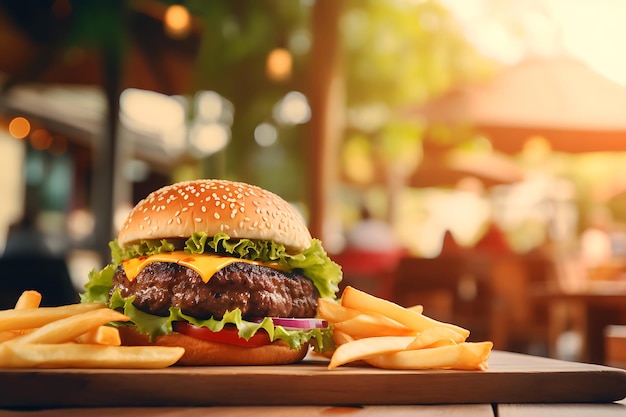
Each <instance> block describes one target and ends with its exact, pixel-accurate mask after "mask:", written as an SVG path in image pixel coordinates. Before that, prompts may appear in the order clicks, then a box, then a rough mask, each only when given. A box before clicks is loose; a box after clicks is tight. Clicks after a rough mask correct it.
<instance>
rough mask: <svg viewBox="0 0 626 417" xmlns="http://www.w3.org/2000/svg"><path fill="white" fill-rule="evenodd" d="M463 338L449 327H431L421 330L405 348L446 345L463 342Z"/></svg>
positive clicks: (413, 348)
mask: <svg viewBox="0 0 626 417" xmlns="http://www.w3.org/2000/svg"><path fill="white" fill-rule="evenodd" d="M464 341H465V339H464V338H463V337H462V336H461V335H460V334H459V333H457V332H455V331H454V330H452V329H450V328H449V327H431V328H429V329H426V330H423V331H421V332H419V333H418V334H417V336H415V339H414V340H413V341H412V342H411V343H410V344H409V345H408V346H407V350H415V349H423V348H428V347H432V346H433V345H435V344H436V345H437V346H446V345H450V344H458V343H462V342H464Z"/></svg>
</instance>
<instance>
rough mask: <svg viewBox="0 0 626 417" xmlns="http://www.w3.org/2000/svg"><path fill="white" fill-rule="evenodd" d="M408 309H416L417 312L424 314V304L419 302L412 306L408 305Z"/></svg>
mask: <svg viewBox="0 0 626 417" xmlns="http://www.w3.org/2000/svg"><path fill="white" fill-rule="evenodd" d="M407 309H409V310H411V311H415V312H416V313H417V314H423V313H424V306H423V305H421V304H417V305H414V306H411V307H407Z"/></svg>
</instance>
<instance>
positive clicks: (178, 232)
mask: <svg viewBox="0 0 626 417" xmlns="http://www.w3.org/2000/svg"><path fill="white" fill-rule="evenodd" d="M194 232H205V233H207V234H208V235H209V236H214V235H216V234H218V233H220V232H223V233H226V234H227V235H228V236H230V237H231V238H235V239H237V238H246V239H253V240H272V241H275V242H278V243H282V244H283V245H285V247H286V248H287V249H288V250H290V251H293V252H301V251H303V250H305V249H307V248H308V247H309V246H310V244H311V243H310V240H311V234H310V232H309V230H308V229H307V227H306V225H305V224H304V221H303V219H302V217H301V216H300V214H299V213H298V212H297V211H296V210H295V208H294V207H293V206H291V205H290V204H289V203H287V202H286V201H285V200H283V199H282V198H280V197H279V196H277V195H276V194H274V193H272V192H270V191H267V190H264V189H262V188H260V187H257V186H254V185H250V184H246V183H242V182H233V181H226V180H213V179H204V180H195V181H187V182H181V183H177V184H172V185H168V186H166V187H163V188H160V189H158V190H156V191H154V192H152V193H150V194H149V195H148V196H147V197H146V198H144V199H143V200H141V201H140V202H139V203H138V204H137V205H136V206H135V207H134V208H133V209H132V211H131V212H130V214H129V215H128V218H127V219H126V221H125V222H124V224H123V225H122V228H121V230H120V232H119V235H118V237H117V239H118V243H119V245H120V246H121V247H122V248H123V247H125V246H128V245H130V244H133V243H137V242H139V241H141V240H153V239H166V238H188V237H189V236H191V234H192V233H194Z"/></svg>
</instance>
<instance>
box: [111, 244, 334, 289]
mask: <svg viewBox="0 0 626 417" xmlns="http://www.w3.org/2000/svg"><path fill="white" fill-rule="evenodd" d="M109 246H110V247H111V255H112V258H113V262H114V263H115V264H119V263H121V262H122V261H123V260H125V259H131V258H136V257H138V256H146V255H155V254H158V253H162V252H172V251H174V250H176V249H179V250H180V249H182V250H184V251H185V252H187V253H189V254H200V253H205V252H211V253H218V254H224V255H229V256H234V257H236V258H242V259H248V260H251V261H260V262H277V263H278V264H280V265H282V266H285V267H287V268H289V269H300V270H302V273H303V274H304V275H306V276H307V277H308V278H309V279H310V280H311V281H312V282H313V284H314V285H315V287H316V288H317V290H318V291H319V293H320V297H323V298H336V294H337V291H338V290H339V282H341V278H342V274H341V267H340V266H339V265H337V264H336V263H335V262H333V261H332V260H331V259H330V258H329V256H328V254H327V253H326V251H325V250H324V248H323V247H322V242H320V241H319V240H318V239H311V245H310V246H309V248H308V249H306V250H305V251H303V252H300V253H296V254H290V253H288V252H287V249H286V248H285V246H284V245H282V244H280V243H276V242H272V241H267V240H250V239H230V237H229V236H228V235H227V234H225V233H219V234H217V235H215V236H213V237H209V236H208V235H207V234H206V233H194V234H192V235H191V237H190V238H189V239H187V240H186V241H185V243H184V248H176V244H175V243H174V242H170V241H168V240H166V239H161V240H152V241H146V240H142V241H141V242H140V243H137V244H134V245H129V246H128V247H125V248H121V247H120V246H119V244H118V243H117V241H113V242H111V243H110V244H109Z"/></svg>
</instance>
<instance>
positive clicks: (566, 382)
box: [0, 351, 626, 417]
mask: <svg viewBox="0 0 626 417" xmlns="http://www.w3.org/2000/svg"><path fill="white" fill-rule="evenodd" d="M0 383H1V384H2V389H1V390H0V401H1V406H0V417H9V416H13V417H57V416H59V417H61V416H69V417H72V416H78V415H86V414H89V415H90V417H99V416H103V417H104V416H112V415H113V416H116V417H127V416H128V417H131V416H132V417H143V416H146V417H148V416H154V417H160V416H163V417H169V416H174V415H182V416H189V417H194V416H204V415H207V414H210V415H218V416H246V417H248V416H255V417H259V416H260V417H263V416H326V417H328V416H372V415H379V414H383V415H388V416H391V417H392V416H405V415H406V416H408V415H411V416H414V415H417V416H420V415H424V416H425V415H428V416H448V415H462V416H469V417H473V416H477V417H478V416H490V417H495V416H498V417H507V416H510V417H515V416H552V415H554V416H557V415H559V416H560V415H568V416H583V415H584V416H587V415H595V416H596V417H607V416H617V415H620V416H621V415H626V402H625V401H624V397H626V371H624V370H620V369H615V368H608V367H605V366H598V365H589V364H582V363H572V362H564V361H557V360H553V359H547V358H539V357H534V356H529V355H520V354H513V353H508V352H499V351H494V352H493V353H492V357H491V358H490V360H489V370H487V371H484V372H483V371H445V370H430V371H427V370H425V371H389V370H381V369H375V368H370V367H367V366H345V367H341V368H339V369H337V370H334V371H328V370H326V367H325V363H321V362H318V361H305V362H304V363H302V364H296V365H287V366H284V367H189V368H184V367H173V368H167V369H164V370H153V371H137V370H66V369H60V370H33V369H27V370H8V369H0ZM153 405H158V406H157V407H154V406H153Z"/></svg>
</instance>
